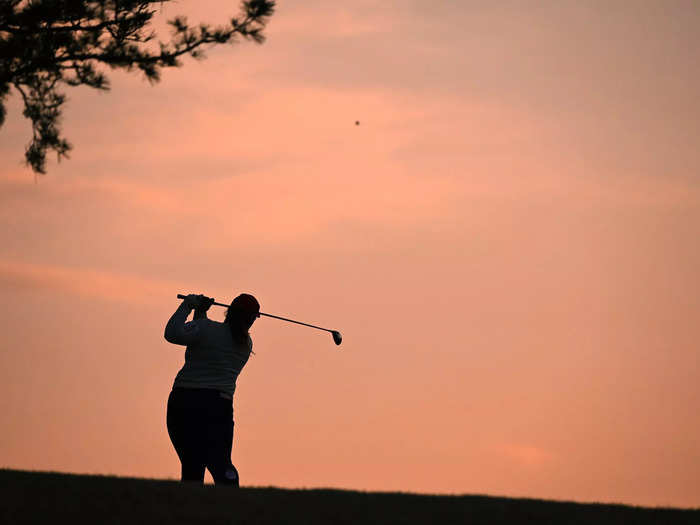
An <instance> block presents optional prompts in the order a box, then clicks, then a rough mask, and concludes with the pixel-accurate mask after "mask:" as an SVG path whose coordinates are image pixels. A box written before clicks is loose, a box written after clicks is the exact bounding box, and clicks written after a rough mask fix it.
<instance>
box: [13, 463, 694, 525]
mask: <svg viewBox="0 0 700 525" xmlns="http://www.w3.org/2000/svg"><path fill="white" fill-rule="evenodd" d="M0 523H2V524H7V525H11V524H15V523H49V524H56V525H58V524H64V523H66V524H71V525H80V524H91V525H92V524H117V523H119V524H139V523H143V524H149V525H153V524H156V525H166V524H167V525H170V524H179V523H182V524H185V523H186V524H208V523H212V524H213V523H217V524H218V523H237V524H256V525H265V524H272V523H274V524H290V525H296V524H298V525H302V524H303V525H316V524H334V525H343V524H353V525H369V524H375V523H376V524H394V523H396V524H399V523H403V524H428V523H441V524H442V523H444V524H448V523H470V524H471V523H474V524H480V523H483V524H490V525H498V524H506V523H508V524H510V523H533V524H534V523H537V524H543V523H581V524H583V523H586V524H596V525H602V524H607V523H620V524H623V523H624V524H651V523H658V524H662V523H663V524H678V525H681V524H686V523H687V524H693V525H697V524H698V523H700V510H679V509H655V508H640V507H628V506H623V505H597V504H578V503H560V502H551V501H541V500H530V499H506V498H493V497H487V496H424V495H415V494H392V493H369V492H352V491H344V490H325V489H314V490H283V489H276V488H243V489H240V490H239V491H235V490H231V489H224V488H216V487H213V486H206V487H191V486H183V485H181V484H180V483H178V482H174V481H158V480H147V479H129V478H115V477H106V476H79V475H71V474H57V473H43V472H25V471H16V470H0Z"/></svg>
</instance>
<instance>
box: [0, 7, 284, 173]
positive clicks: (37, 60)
mask: <svg viewBox="0 0 700 525" xmlns="http://www.w3.org/2000/svg"><path fill="white" fill-rule="evenodd" d="M170 1H171V0H87V1H78V0H0V126H2V124H3V123H4V121H5V115H6V109H5V100H6V98H7V96H8V94H9V92H10V86H14V87H15V88H16V89H17V91H18V92H19V93H20V94H21V96H22V99H23V101H24V112H23V114H24V116H25V117H27V118H28V119H30V120H31V122H32V132H33V137H32V140H31V142H30V143H29V144H28V145H27V147H26V151H25V158H26V163H27V164H28V165H29V166H31V168H32V170H33V171H34V172H35V173H42V174H43V173H46V152H47V150H54V151H55V152H56V154H57V156H58V160H59V161H60V160H61V157H68V152H69V151H70V150H71V148H72V146H71V145H70V144H69V143H68V141H67V140H65V139H64V138H63V137H62V136H61V130H60V127H59V121H60V117H61V111H62V106H63V103H64V102H65V101H66V96H65V95H64V94H63V93H61V92H60V91H59V89H58V88H59V86H60V85H61V84H66V85H68V86H80V85H86V86H90V87H93V88H95V89H100V90H105V91H106V90H108V89H109V80H108V79H107V77H106V76H105V73H104V72H103V71H100V69H99V67H100V64H106V65H107V66H109V67H110V68H112V69H124V70H126V71H132V70H134V69H139V70H141V72H143V74H144V75H145V77H146V78H147V79H148V80H149V82H151V83H152V84H153V83H155V82H158V81H159V80H160V70H161V68H164V67H178V66H180V65H181V62H180V60H178V58H179V57H181V56H182V55H189V56H191V57H194V58H202V57H203V56H204V55H203V51H204V48H205V47H206V46H208V47H212V46H215V45H217V44H225V43H232V44H233V43H236V42H238V41H240V40H241V39H247V40H252V41H254V42H256V43H262V42H263V41H264V38H265V37H264V35H263V32H262V31H263V29H264V28H265V25H266V23H267V21H268V19H269V17H270V16H271V15H272V13H273V12H274V9H275V2H274V0H246V1H243V2H241V12H240V13H239V15H238V16H236V17H233V18H231V20H230V21H229V23H228V25H226V26H220V27H212V26H209V25H207V24H199V25H197V26H191V25H189V24H188V22H187V19H186V18H185V17H183V16H177V17H175V18H174V19H172V20H169V21H168V24H169V25H170V26H171V27H172V36H171V39H170V41H168V42H162V41H160V40H157V44H156V38H157V35H156V33H155V31H153V30H152V29H151V28H150V27H149V24H150V22H151V20H152V18H153V15H154V14H155V13H156V12H157V11H158V10H159V9H161V8H162V6H163V4H165V3H167V2H170Z"/></svg>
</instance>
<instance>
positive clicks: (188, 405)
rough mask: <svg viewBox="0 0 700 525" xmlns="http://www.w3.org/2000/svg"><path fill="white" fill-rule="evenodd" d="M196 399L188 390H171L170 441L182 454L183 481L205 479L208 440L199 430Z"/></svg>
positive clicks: (198, 412)
mask: <svg viewBox="0 0 700 525" xmlns="http://www.w3.org/2000/svg"><path fill="white" fill-rule="evenodd" d="M197 405H198V403H197V399H196V397H195V396H193V395H191V394H189V393H188V392H182V391H177V392H171V393H170V397H169V398H168V411H167V426H168V435H169V436H170V441H171V442H172V444H173V447H175V452H177V456H178V458H180V463H181V466H182V467H181V471H180V479H181V481H191V482H196V483H204V463H205V458H206V444H205V443H203V440H202V437H201V433H200V432H197V428H198V427H199V426H200V425H199V421H198V419H199V414H201V411H199V410H198V407H197Z"/></svg>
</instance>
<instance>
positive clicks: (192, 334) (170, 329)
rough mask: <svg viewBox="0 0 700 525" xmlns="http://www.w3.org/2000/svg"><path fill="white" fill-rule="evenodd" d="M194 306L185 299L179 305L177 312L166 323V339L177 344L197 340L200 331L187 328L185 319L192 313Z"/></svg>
mask: <svg viewBox="0 0 700 525" xmlns="http://www.w3.org/2000/svg"><path fill="white" fill-rule="evenodd" d="M191 311H192V307H191V306H189V305H187V304H185V303H184V301H183V302H182V304H180V306H178V307H177V310H175V313H174V314H173V315H172V316H171V317H170V319H168V323H167V324H166V325H165V340H166V341H168V342H169V343H173V344H176V345H188V344H191V343H194V342H195V341H196V340H197V336H198V331H196V330H195V331H192V330H190V331H187V330H185V321H187V316H188V315H190V312H191Z"/></svg>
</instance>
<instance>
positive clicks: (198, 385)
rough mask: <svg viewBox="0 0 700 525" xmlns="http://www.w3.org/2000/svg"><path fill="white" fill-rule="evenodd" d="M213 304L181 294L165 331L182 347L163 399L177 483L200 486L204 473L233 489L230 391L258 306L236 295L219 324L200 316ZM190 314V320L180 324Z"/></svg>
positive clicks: (235, 475) (250, 344)
mask: <svg viewBox="0 0 700 525" xmlns="http://www.w3.org/2000/svg"><path fill="white" fill-rule="evenodd" d="M213 303H214V300H213V299H211V298H209V297H205V296H204V295H201V294H200V295H194V294H191V295H187V296H185V297H184V299H183V301H182V303H181V304H180V306H178V308H177V310H175V313H174V314H173V315H172V317H171V318H170V319H169V320H168V323H167V325H166V326H165V339H166V340H167V341H168V342H170V343H173V344H176V345H184V346H187V350H186V351H185V364H184V366H183V367H182V369H180V371H179V372H178V374H177V376H176V377H175V382H174V384H173V389H172V392H170V396H169V397H168V410H167V425H168V435H169V436H170V440H171V441H172V443H173V446H174V447H175V451H176V452H177V455H178V457H179V458H180V463H181V464H182V478H181V479H182V481H194V482H198V483H204V469H205V468H206V469H208V470H209V472H210V473H211V476H212V478H214V482H215V483H216V484H217V485H219V484H222V485H231V486H234V487H238V485H239V479H238V471H237V470H236V467H234V466H233V463H231V448H232V445H233V392H234V390H235V389H236V379H237V378H238V374H240V372H241V370H242V369H243V367H244V366H245V364H246V362H247V361H248V358H249V357H250V354H251V352H252V350H253V340H252V339H251V338H250V334H249V333H248V330H249V329H250V327H251V326H252V325H253V323H254V322H255V319H257V317H258V316H259V314H260V304H259V303H258V301H257V300H256V299H255V297H253V296H252V295H248V294H241V295H239V296H238V297H236V298H235V299H234V300H233V301H232V302H231V305H230V306H229V307H228V311H227V313H226V319H225V320H224V322H223V323H219V322H216V321H212V320H211V319H208V318H207V316H206V311H207V310H208V309H209V307H210V306H211V305H212V304H213ZM193 309H194V310H195V313H194V318H193V320H192V321H190V322H186V320H187V317H188V316H189V314H190V312H191V311H192V310H193Z"/></svg>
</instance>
